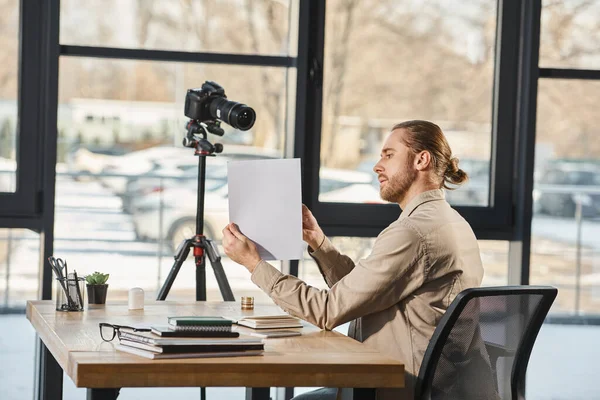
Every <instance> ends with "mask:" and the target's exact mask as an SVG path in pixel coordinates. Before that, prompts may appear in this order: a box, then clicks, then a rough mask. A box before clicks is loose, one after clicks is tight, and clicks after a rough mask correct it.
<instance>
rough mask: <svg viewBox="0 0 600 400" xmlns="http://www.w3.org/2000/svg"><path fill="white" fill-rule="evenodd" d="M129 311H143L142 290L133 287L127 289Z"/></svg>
mask: <svg viewBox="0 0 600 400" xmlns="http://www.w3.org/2000/svg"><path fill="white" fill-rule="evenodd" d="M129 309H130V310H143V309H144V289H142V288H139V287H134V288H131V289H129Z"/></svg>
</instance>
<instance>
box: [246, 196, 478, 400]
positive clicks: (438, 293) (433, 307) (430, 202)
mask: <svg viewBox="0 0 600 400" xmlns="http://www.w3.org/2000/svg"><path fill="white" fill-rule="evenodd" d="M311 256H312V257H313V258H314V259H315V260H316V262H317V264H318V265H319V268H320V270H321V272H322V273H323V276H324V278H325V280H326V282H327V284H328V286H329V287H330V289H329V290H319V289H317V288H314V287H311V286H309V285H307V284H306V283H304V282H303V281H302V280H300V279H298V278H296V277H293V276H290V275H284V274H282V273H281V272H279V271H278V270H277V269H275V268H274V267H273V266H271V265H270V264H268V263H267V262H265V261H261V262H260V263H259V264H258V265H257V267H256V268H255V270H254V272H253V273H252V281H253V282H254V283H255V284H256V285H258V286H259V287H260V288H261V289H262V290H264V291H265V292H266V293H267V294H268V295H269V296H270V297H271V298H272V299H273V301H274V302H275V303H276V304H277V305H279V306H280V307H281V308H282V309H284V310H285V311H287V312H288V313H290V314H291V315H294V316H296V317H298V318H301V319H303V320H306V321H308V322H310V323H312V324H314V325H316V326H318V327H320V328H322V329H327V330H331V329H333V328H335V327H336V326H338V325H341V324H344V323H346V322H348V321H352V320H354V319H356V318H359V317H362V339H363V341H364V343H365V344H367V345H369V346H372V347H373V348H375V349H377V350H379V351H380V352H382V353H384V354H386V355H389V356H392V357H394V358H396V359H399V360H401V361H402V362H404V364H405V368H406V372H407V374H406V389H403V390H400V391H397V390H379V391H378V397H379V398H388V397H389V398H404V399H412V398H413V390H414V389H413V384H414V382H413V381H414V377H415V376H417V375H418V373H419V368H420V366H421V361H422V359H423V355H424V353H425V350H426V348H427V345H428V344H429V339H430V338H431V336H432V334H433V331H434V330H435V327H436V325H437V323H438V322H439V321H440V319H441V318H442V316H443V314H444V312H445V311H446V309H447V308H448V306H449V305H450V303H451V302H452V300H454V297H455V296H456V295H457V294H458V293H459V292H460V291H462V290H464V289H467V288H470V287H476V286H479V285H480V284H481V280H482V278H483V266H482V264H481V257H480V254H479V246H478V244H477V239H476V238H475V235H474V234H473V231H472V229H471V227H470V226H469V224H468V223H467V222H466V221H465V220H464V218H462V217H461V216H460V215H459V214H458V213H457V212H456V211H455V210H454V209H452V208H451V207H450V205H449V204H448V203H447V202H446V200H445V198H444V192H443V191H442V190H431V191H428V192H424V193H421V194H420V195H418V196H416V197H415V198H414V199H412V200H411V201H410V203H409V204H408V205H407V206H406V209H405V210H404V211H403V212H402V214H401V215H400V217H399V218H398V219H397V220H396V221H394V222H392V223H391V224H390V225H389V226H388V227H387V228H385V229H384V230H383V231H382V232H381V233H380V234H379V236H377V239H376V240H375V243H374V245H373V250H372V252H371V254H370V255H369V256H368V257H367V258H365V259H363V260H360V261H359V262H358V263H356V265H355V264H354V262H353V261H352V260H351V259H350V258H348V257H346V256H344V255H342V254H340V253H339V252H338V251H337V250H336V249H335V248H334V246H333V245H332V244H331V242H330V241H329V240H328V239H325V241H324V242H323V244H322V245H321V247H320V248H319V249H318V250H316V251H314V252H313V253H311ZM400 392H401V393H400Z"/></svg>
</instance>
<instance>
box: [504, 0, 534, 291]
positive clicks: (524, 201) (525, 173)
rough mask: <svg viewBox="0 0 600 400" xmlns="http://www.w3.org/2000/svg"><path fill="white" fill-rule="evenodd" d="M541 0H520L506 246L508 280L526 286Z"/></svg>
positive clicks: (528, 267)
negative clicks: (512, 222) (511, 225)
mask: <svg viewBox="0 0 600 400" xmlns="http://www.w3.org/2000/svg"><path fill="white" fill-rule="evenodd" d="M541 10H542V4H541V0H532V1H523V3H522V14H521V19H520V26H521V43H520V73H519V92H518V96H517V97H518V99H519V103H518V119H517V121H518V124H517V127H516V128H517V129H516V131H517V147H516V151H515V152H516V153H517V154H518V161H519V163H518V167H517V172H518V174H517V188H518V190H517V194H518V199H517V207H516V216H517V219H516V221H517V224H516V233H517V236H516V241H512V242H511V243H510V245H509V257H508V258H509V273H508V276H509V278H511V281H509V283H514V284H521V285H528V284H529V275H530V261H531V260H530V258H531V222H532V218H533V195H532V194H533V174H534V169H535V135H536V132H535V131H536V112H537V85H538V78H539V72H540V70H539V67H538V63H539V46H540V21H541Z"/></svg>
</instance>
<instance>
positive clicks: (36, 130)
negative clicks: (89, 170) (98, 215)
mask: <svg viewBox="0 0 600 400" xmlns="http://www.w3.org/2000/svg"><path fill="white" fill-rule="evenodd" d="M43 28H44V24H43V19H42V12H41V10H39V9H38V8H36V7H35V5H34V4H33V2H31V1H25V0H23V1H21V2H20V4H19V35H18V40H19V55H18V57H19V59H18V64H17V65H18V78H17V79H18V95H17V143H16V165H17V169H16V172H15V175H16V190H15V191H14V192H12V193H7V192H2V193H0V226H2V227H7V228H17V227H19V228H30V229H36V228H39V226H40V220H41V197H40V192H41V186H42V180H41V175H40V171H41V169H42V168H41V167H42V159H43V152H42V148H43V140H44V137H43V136H42V135H40V132H42V131H43V129H44V122H45V121H44V120H43V119H42V118H41V114H42V108H43V104H44V102H43V100H44V96H45V87H44V76H45V72H44V71H43V70H42V69H41V68H39V66H40V65H41V63H42V53H41V50H42V46H41V45H40V43H39V38H40V37H43Z"/></svg>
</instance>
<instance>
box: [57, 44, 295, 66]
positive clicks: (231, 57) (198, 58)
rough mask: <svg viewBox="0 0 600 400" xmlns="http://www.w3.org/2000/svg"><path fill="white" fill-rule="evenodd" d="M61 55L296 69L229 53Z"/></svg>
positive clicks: (68, 50)
mask: <svg viewBox="0 0 600 400" xmlns="http://www.w3.org/2000/svg"><path fill="white" fill-rule="evenodd" d="M60 55H62V56H71V57H92V58H113V59H122V60H142V61H166V62H186V63H204V64H231V65H252V66H263V67H295V66H296V58H295V57H288V56H265V55H253V54H230V53H202V52H199V53H192V52H186V51H167V50H148V49H125V48H116V47H93V46H72V45H61V46H60Z"/></svg>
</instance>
